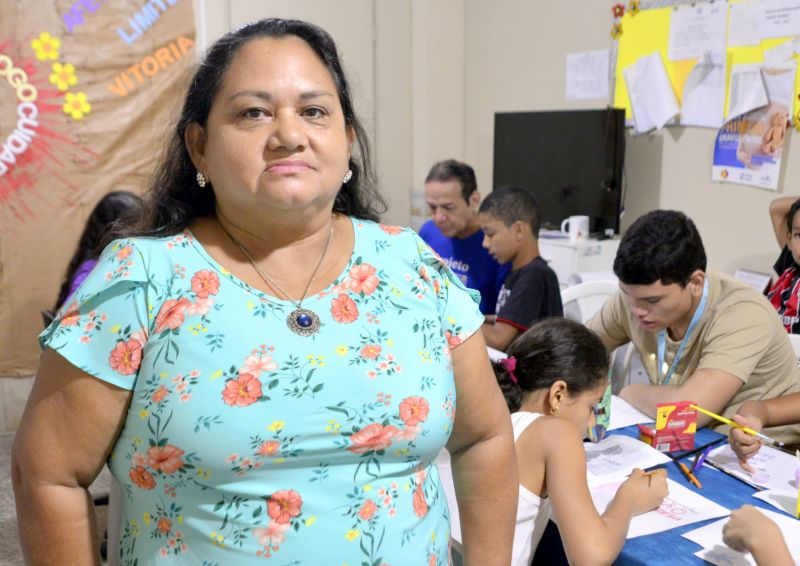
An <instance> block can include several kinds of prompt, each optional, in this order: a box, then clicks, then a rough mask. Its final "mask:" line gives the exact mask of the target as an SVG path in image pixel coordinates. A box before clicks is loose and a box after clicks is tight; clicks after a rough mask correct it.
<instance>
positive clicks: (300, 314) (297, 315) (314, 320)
mask: <svg viewBox="0 0 800 566" xmlns="http://www.w3.org/2000/svg"><path fill="white" fill-rule="evenodd" d="M217 221H219V218H218V219H217ZM219 225H220V226H222V231H223V232H225V234H227V235H228V238H230V239H231V242H233V243H234V244H235V245H236V247H237V248H239V251H241V252H242V255H244V257H246V258H247V261H249V262H250V265H252V266H253V269H255V270H256V273H258V275H259V276H260V277H261V279H263V280H264V282H265V283H267V285H269V286H270V287H272V288H273V289H275V290H276V291H279V292H280V293H282V294H283V295H284V296H285V297H286V298H287V299H288V300H289V302H290V303H292V304H293V305H294V310H293V311H292V312H290V313H289V314H288V315H287V317H286V326H288V327H289V330H291V331H292V332H294V333H295V334H298V335H300V336H312V335H313V334H316V333H317V332H319V329H320V322H319V316H318V315H317V313H315V312H314V311H312V310H310V309H304V308H303V301H304V300H305V298H306V294H307V293H308V290H309V289H310V288H311V283H313V281H314V278H315V277H316V276H317V272H318V271H319V268H320V266H321V265H322V262H323V261H324V260H325V256H326V255H327V254H328V249H329V248H330V247H331V240H333V223H331V230H330V232H329V233H328V240H327V241H326V242H325V249H323V250H322V255H321V256H320V258H319V261H318V262H317V266H316V267H315V268H314V272H313V273H312V274H311V277H310V278H309V280H308V284H307V285H306V289H305V291H303V296H302V297H300V300H299V301H296V302H295V301H293V300H292V298H291V297H290V296H289V293H287V292H286V291H284V290H283V288H281V286H280V285H278V283H277V282H276V281H275V280H274V279H272V277H270V276H269V275H267V273H266V272H265V271H264V270H263V269H261V266H259V265H258V263H256V260H255V259H254V258H253V256H252V254H250V252H249V251H248V250H247V248H245V247H244V245H243V244H242V243H241V242H240V241H239V240H237V239H236V238H234V236H233V234H231V233H230V232H229V231H228V229H227V228H225V225H224V224H223V223H222V222H219Z"/></svg>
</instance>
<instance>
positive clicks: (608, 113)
mask: <svg viewBox="0 0 800 566" xmlns="http://www.w3.org/2000/svg"><path fill="white" fill-rule="evenodd" d="M624 153H625V112H624V110H620V109H613V108H610V109H606V110H565V111H550V112H498V113H496V114H495V118H494V179H493V187H494V188H497V187H502V186H505V185H516V186H523V187H527V188H529V189H531V190H532V191H533V192H534V194H535V196H536V200H537V203H538V205H539V209H540V211H541V216H542V228H545V229H558V228H559V227H560V225H561V221H562V220H564V219H565V218H568V217H569V216H571V215H574V214H585V215H588V216H589V218H590V220H591V228H590V229H591V231H592V232H605V231H606V230H607V229H609V228H610V229H613V230H614V232H616V233H618V232H619V213H620V206H621V194H622V164H623V156H624Z"/></svg>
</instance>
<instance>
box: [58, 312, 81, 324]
mask: <svg viewBox="0 0 800 566" xmlns="http://www.w3.org/2000/svg"><path fill="white" fill-rule="evenodd" d="M80 318H81V315H80V313H79V312H78V311H76V310H74V311H70V312H68V313H67V314H65V315H64V316H63V317H62V318H61V323H60V324H61V326H77V325H78V321H79V320H80Z"/></svg>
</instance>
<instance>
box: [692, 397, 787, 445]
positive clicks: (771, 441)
mask: <svg viewBox="0 0 800 566" xmlns="http://www.w3.org/2000/svg"><path fill="white" fill-rule="evenodd" d="M689 406H690V407H691V408H692V409H696V410H698V411H700V412H701V413H703V414H704V415H708V416H709V417H711V418H712V419H717V420H718V421H719V422H721V423H725V424H726V425H730V426H732V427H734V428H738V429H739V430H741V431H742V432H746V433H747V434H752V435H753V436H757V437H758V438H760V439H761V440H763V441H764V442H766V443H768V444H772V445H773V446H778V447H781V446H783V442H780V441H778V440H775V439H774V438H770V437H769V436H767V435H766V434H761V433H760V432H757V431H755V430H753V429H752V428H750V427H747V426H742V425H740V424H738V423H735V422H733V421H732V420H730V419H726V418H725V417H722V416H720V415H718V414H716V413H712V412H711V411H708V410H706V409H704V408H703V407H698V406H697V405H689Z"/></svg>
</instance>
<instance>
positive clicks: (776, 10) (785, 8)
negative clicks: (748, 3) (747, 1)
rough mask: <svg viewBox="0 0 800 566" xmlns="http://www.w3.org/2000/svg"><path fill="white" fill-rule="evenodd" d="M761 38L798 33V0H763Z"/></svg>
mask: <svg viewBox="0 0 800 566" xmlns="http://www.w3.org/2000/svg"><path fill="white" fill-rule="evenodd" d="M759 26H760V28H761V29H760V31H761V38H762V39H766V38H769V37H786V36H793V35H800V0H763V2H762V12H761V19H760V21H759Z"/></svg>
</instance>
